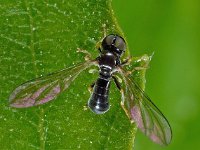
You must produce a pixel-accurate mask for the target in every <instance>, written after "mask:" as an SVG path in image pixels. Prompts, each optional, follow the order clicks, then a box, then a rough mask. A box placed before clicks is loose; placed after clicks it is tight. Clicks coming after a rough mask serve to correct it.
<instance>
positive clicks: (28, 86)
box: [9, 34, 172, 145]
mask: <svg viewBox="0 0 200 150" xmlns="http://www.w3.org/2000/svg"><path fill="white" fill-rule="evenodd" d="M125 49H126V44H125V41H124V39H123V38H122V37H120V36H118V35H114V34H110V35H108V36H106V37H105V38H104V39H103V41H102V43H101V48H100V49H99V50H100V56H99V57H97V58H96V59H94V60H91V59H90V60H88V61H86V62H83V63H81V64H77V65H75V66H73V67H70V68H66V69H64V70H61V71H58V72H55V73H52V74H49V75H47V76H44V77H40V78H36V79H33V80H30V81H28V82H25V83H24V84H22V85H20V86H19V87H17V88H16V89H15V90H14V91H13V92H12V93H11V95H10V98H9V101H10V106H12V107H16V108H25V107H31V106H36V105H40V104H44V103H46V102H49V101H51V100H53V99H55V98H56V96H58V95H59V94H60V93H62V92H63V91H64V90H66V89H67V88H68V86H69V85H70V83H71V82H72V81H73V80H74V79H75V78H76V77H77V76H78V75H79V73H81V72H82V71H83V70H85V69H86V68H89V67H90V66H92V65H97V66H98V67H99V78H98V79H97V81H96V82H95V84H94V86H93V93H92V95H91V97H90V99H89V101H88V106H89V108H90V109H91V110H92V111H93V112H94V113H96V114H103V113H105V112H106V111H108V110H109V100H108V94H109V86H110V81H111V79H112V78H113V79H114V81H115V83H116V85H117V87H118V88H119V89H120V91H121V94H122V101H121V105H122V107H123V109H124V110H125V112H126V114H127V116H128V117H129V118H130V119H131V121H132V122H135V123H136V124H137V126H138V128H139V129H140V130H141V131H142V132H143V133H144V134H145V135H147V136H148V137H149V138H150V139H151V140H152V141H154V142H156V143H158V144H161V145H168V144H169V143H170V141H171V138H172V131H171V127H170V125H169V123H168V121H167V119H166V118H165V116H164V115H163V114H162V112H161V111H160V110H159V109H158V108H157V107H156V106H155V104H153V102H152V101H151V100H150V98H149V97H148V96H147V95H146V94H145V93H144V91H143V90H142V89H141V88H140V87H139V86H138V84H137V83H136V82H135V81H134V80H133V79H132V78H131V77H130V76H129V73H127V71H126V70H125V69H123V65H125V64H126V63H127V62H128V59H127V61H125V62H121V61H120V58H121V56H122V54H123V53H124V52H125ZM116 73H119V74H121V76H122V77H123V82H124V83H125V85H126V87H125V88H124V89H122V88H121V86H120V84H119V82H118V80H117V78H116V77H115V76H114V75H113V74H116Z"/></svg>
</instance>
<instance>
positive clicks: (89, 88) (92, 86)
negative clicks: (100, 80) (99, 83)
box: [88, 82, 95, 94]
mask: <svg viewBox="0 0 200 150" xmlns="http://www.w3.org/2000/svg"><path fill="white" fill-rule="evenodd" d="M94 86H95V82H94V83H92V84H91V85H90V86H89V87H88V91H89V92H90V94H92V90H93V88H94Z"/></svg>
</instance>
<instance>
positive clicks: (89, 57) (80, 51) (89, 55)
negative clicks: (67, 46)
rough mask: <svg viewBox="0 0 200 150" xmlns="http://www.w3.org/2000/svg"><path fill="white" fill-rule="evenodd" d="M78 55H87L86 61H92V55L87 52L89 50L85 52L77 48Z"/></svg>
mask: <svg viewBox="0 0 200 150" xmlns="http://www.w3.org/2000/svg"><path fill="white" fill-rule="evenodd" d="M76 52H78V53H83V54H85V57H84V59H85V60H86V61H87V60H91V58H92V57H91V54H90V53H89V52H88V51H87V50H84V49H80V48H77V51H76Z"/></svg>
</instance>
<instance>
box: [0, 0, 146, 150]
mask: <svg viewBox="0 0 200 150" xmlns="http://www.w3.org/2000/svg"><path fill="white" fill-rule="evenodd" d="M0 13H1V16H0V22H1V24H0V26H1V28H0V68H1V71H0V133H1V134H0V149H10V150H11V149H15V150H16V149H19V150H21V149H29V150H31V149H34V150H35V149H40V150H44V149H78V148H80V149H132V147H133V142H134V137H135V132H136V128H135V125H134V124H131V123H130V120H129V119H128V117H127V116H126V115H125V112H124V111H123V109H122V108H121V106H120V100H121V96H120V93H119V92H118V90H117V89H116V87H115V86H114V84H113V85H112V86H111V90H110V103H111V108H110V110H109V111H108V112H107V113H106V114H104V115H95V114H93V113H92V112H91V111H90V110H84V106H85V104H86V103H87V100H88V99H89V97H90V93H89V92H88V90H87V88H88V87H89V85H90V84H92V83H93V82H95V80H96V79H97V76H98V74H89V73H88V70H86V71H84V72H83V73H81V74H80V76H79V77H78V78H77V79H76V80H75V81H74V82H73V83H72V84H71V85H70V87H69V89H68V90H67V91H66V92H64V93H63V94H61V95H60V96H59V97H57V98H56V100H55V101H52V102H49V103H47V104H45V105H41V106H39V107H32V108H24V109H15V108H11V107H9V102H8V98H9V95H10V93H11V92H12V90H13V89H14V88H16V87H17V86H18V85H20V84H21V83H23V82H25V81H27V80H30V79H33V78H36V77H39V76H41V75H46V74H48V73H51V72H54V71H57V70H61V69H63V68H66V67H69V66H71V65H73V64H76V63H79V62H83V61H84V56H83V55H82V54H80V53H77V52H76V49H77V48H81V49H86V50H87V51H88V52H90V53H91V54H92V56H93V57H94V58H95V57H97V56H98V51H97V50H96V48H95V47H96V44H97V43H98V42H99V41H100V40H101V39H102V38H103V36H104V28H103V26H104V25H106V26H105V29H106V33H107V34H109V33H117V34H120V35H123V34H122V32H121V31H120V28H119V26H118V25H117V23H116V20H115V18H114V16H113V12H112V8H111V1H110V0H79V1H78V0H67V1H64V0H63V1H46V0H45V1H39V0H30V1H28V0H24V1H21V0H19V1H11V0H7V1H2V2H1V4H0ZM126 55H129V51H128V50H127V54H126ZM138 59H140V58H138ZM144 62H145V63H147V64H148V62H149V60H148V61H147V62H146V61H145V60H144ZM144 62H143V63H144ZM134 65H138V63H137V59H136V61H135V63H134V64H133V66H134ZM139 65H141V64H139ZM144 75H145V71H140V72H139V73H137V74H135V78H136V79H137V80H138V81H139V82H140V85H142V86H144V81H145V79H144Z"/></svg>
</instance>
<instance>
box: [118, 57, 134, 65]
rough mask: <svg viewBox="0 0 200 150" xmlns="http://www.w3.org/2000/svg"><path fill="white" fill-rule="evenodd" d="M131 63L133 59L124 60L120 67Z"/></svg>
mask: <svg viewBox="0 0 200 150" xmlns="http://www.w3.org/2000/svg"><path fill="white" fill-rule="evenodd" d="M131 61H132V57H128V58H127V59H125V60H123V61H122V62H121V64H120V65H121V66H125V65H129V64H130V63H131Z"/></svg>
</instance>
